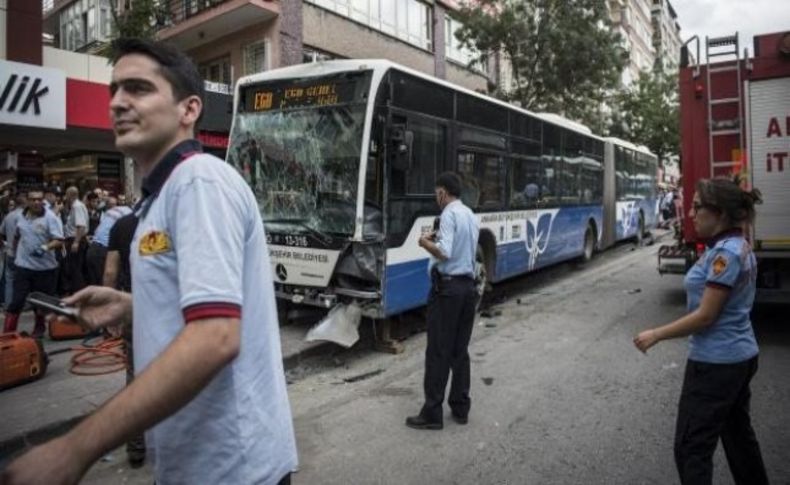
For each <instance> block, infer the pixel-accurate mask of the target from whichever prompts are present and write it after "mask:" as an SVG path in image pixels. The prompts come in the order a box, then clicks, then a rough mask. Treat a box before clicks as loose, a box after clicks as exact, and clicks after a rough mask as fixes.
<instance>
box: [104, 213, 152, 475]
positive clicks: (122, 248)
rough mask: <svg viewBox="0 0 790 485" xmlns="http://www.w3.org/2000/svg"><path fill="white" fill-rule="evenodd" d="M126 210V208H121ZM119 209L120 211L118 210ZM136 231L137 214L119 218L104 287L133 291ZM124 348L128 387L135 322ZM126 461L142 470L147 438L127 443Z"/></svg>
mask: <svg viewBox="0 0 790 485" xmlns="http://www.w3.org/2000/svg"><path fill="white" fill-rule="evenodd" d="M119 207H123V206H119ZM116 209H117V208H116ZM136 229H137V215H135V214H134V213H131V214H127V215H125V216H123V217H121V218H120V219H118V220H117V221H116V222H115V224H113V226H112V228H111V229H110V240H109V243H108V245H107V258H106V259H105V261H104V279H103V284H104V286H109V287H111V288H116V289H118V290H121V291H125V292H131V291H132V270H131V268H130V267H129V256H130V254H129V248H130V247H131V245H132V239H133V238H134V231H135V230H136ZM121 333H122V336H123V347H124V352H125V353H126V362H127V363H128V364H127V366H126V385H127V386H128V385H129V384H131V382H132V381H133V380H134V347H133V346H132V343H133V339H132V322H131V321H129V322H124V324H123V326H122V327H121ZM126 458H127V460H128V461H129V465H131V467H132V468H140V467H141V466H143V463H145V437H144V435H142V434H138V435H136V436H134V437H133V438H131V439H130V440H129V441H127V442H126Z"/></svg>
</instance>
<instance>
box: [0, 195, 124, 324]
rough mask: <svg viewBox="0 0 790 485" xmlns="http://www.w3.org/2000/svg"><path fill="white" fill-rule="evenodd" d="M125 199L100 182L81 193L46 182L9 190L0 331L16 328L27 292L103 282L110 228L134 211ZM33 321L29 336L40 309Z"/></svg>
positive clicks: (63, 291) (66, 291)
mask: <svg viewBox="0 0 790 485" xmlns="http://www.w3.org/2000/svg"><path fill="white" fill-rule="evenodd" d="M128 204H129V201H128V200H127V198H126V196H125V195H123V194H121V195H118V196H115V195H113V194H110V193H109V192H107V191H106V190H102V189H101V188H96V189H94V190H93V191H88V192H86V193H84V194H80V192H79V189H78V188H77V187H74V186H71V187H68V188H66V190H65V191H64V190H61V189H60V188H59V187H56V186H48V187H44V188H41V189H34V190H28V191H26V192H23V191H18V192H17V193H16V194H14V195H11V194H8V196H7V199H6V204H5V206H6V207H5V209H6V210H5V211H4V212H5V213H4V214H3V215H2V222H0V244H2V256H0V263H1V264H0V266H1V267H2V277H0V288H2V291H0V301H1V302H2V304H3V307H4V309H5V313H6V315H5V321H4V325H3V330H4V331H6V332H9V331H15V330H16V328H17V325H18V321H19V315H20V313H21V311H22V310H23V309H24V307H25V300H26V298H27V296H28V295H29V294H30V293H31V292H34V291H39V292H42V293H47V294H50V295H57V296H66V295H70V294H73V293H75V292H77V291H79V290H81V289H82V288H84V287H86V286H88V285H103V284H106V283H105V281H104V280H105V278H104V276H105V269H106V268H105V261H106V259H107V249H108V245H109V240H110V230H111V229H112V227H113V225H114V224H115V222H116V221H117V220H118V219H119V218H121V217H122V216H124V215H126V214H129V213H131V212H132V209H131V208H130V207H129V206H128ZM116 264H117V263H116ZM116 284H117V283H116ZM113 286H115V284H113ZM35 321H36V323H35V327H34V331H33V336H34V337H37V338H40V337H42V336H43V334H44V330H45V322H44V315H43V314H40V313H37V314H36V317H35Z"/></svg>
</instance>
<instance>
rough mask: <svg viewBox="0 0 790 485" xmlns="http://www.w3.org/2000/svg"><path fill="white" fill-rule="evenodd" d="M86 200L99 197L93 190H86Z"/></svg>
mask: <svg viewBox="0 0 790 485" xmlns="http://www.w3.org/2000/svg"><path fill="white" fill-rule="evenodd" d="M85 198H86V200H96V199H98V198H99V196H98V195H96V194H95V193H94V192H88V195H86V196H85Z"/></svg>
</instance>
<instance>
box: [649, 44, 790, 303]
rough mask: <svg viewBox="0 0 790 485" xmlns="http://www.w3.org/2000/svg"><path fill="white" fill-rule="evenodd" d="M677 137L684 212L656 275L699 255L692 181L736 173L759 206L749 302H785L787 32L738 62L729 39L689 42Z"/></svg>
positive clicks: (789, 279) (789, 110)
mask: <svg viewBox="0 0 790 485" xmlns="http://www.w3.org/2000/svg"><path fill="white" fill-rule="evenodd" d="M694 43H695V44H696V57H694V58H692V56H691V55H690V49H689V47H690V46H691V45H692V44H694ZM701 47H704V49H705V57H704V59H703V58H701V57H700V48H701ZM680 133H681V164H682V174H683V176H682V198H683V199H682V200H684V201H685V209H683V210H681V211H679V214H678V215H679V216H680V217H681V219H680V222H679V224H678V226H677V227H678V228H679V230H678V231H677V234H676V236H677V239H678V241H677V244H674V245H671V246H670V245H667V246H662V247H661V248H660V249H659V253H658V270H659V272H661V273H662V274H663V273H685V272H686V271H687V270H688V269H689V268H690V267H691V265H693V264H694V262H695V261H696V260H697V258H698V257H699V255H700V254H701V253H702V251H703V250H704V245H703V244H701V242H700V241H699V240H698V239H697V236H696V234H695V233H694V226H693V224H692V221H691V219H690V218H689V217H687V213H688V208H689V206H690V201H691V200H692V199H693V197H694V187H695V184H696V183H697V181H698V180H699V179H701V178H709V177H715V176H728V175H733V174H734V173H739V174H741V176H742V177H743V178H744V179H745V180H746V181H747V183H748V184H749V185H750V186H751V187H756V188H758V189H759V190H760V191H761V192H762V195H763V200H764V202H763V204H761V205H758V206H757V218H756V220H755V223H754V225H753V227H751V228H749V231H750V232H749V234H750V236H751V240H752V244H753V246H754V249H755V254H756V256H757V258H758V268H759V269H758V292H757V301H761V302H790V31H789V32H780V33H773V34H765V35H758V36H755V37H754V55H753V56H752V57H750V56H749V51H748V49H745V50H744V53H743V55H742V56H741V53H740V46H739V39H738V34H737V33H736V34H735V35H733V36H727V37H718V38H707V37H706V38H705V40H704V42H703V41H701V40H700V39H698V38H697V37H696V36H695V37H692V38H691V39H689V40H688V41H687V42H686V44H685V45H684V46H683V50H682V54H681V69H680Z"/></svg>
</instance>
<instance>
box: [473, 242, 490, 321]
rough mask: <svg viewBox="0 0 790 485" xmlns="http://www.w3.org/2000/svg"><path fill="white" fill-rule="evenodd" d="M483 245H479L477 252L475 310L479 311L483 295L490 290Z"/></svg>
mask: <svg viewBox="0 0 790 485" xmlns="http://www.w3.org/2000/svg"><path fill="white" fill-rule="evenodd" d="M486 263H487V261H486V254H485V251H484V250H483V246H481V245H479V244H478V245H477V252H476V253H475V292H476V294H475V298H476V300H475V311H479V310H480V307H481V305H482V303H483V296H484V295H485V293H486V291H487V290H488V265H487V264H486Z"/></svg>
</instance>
